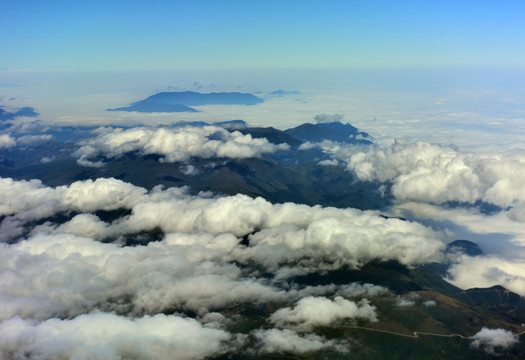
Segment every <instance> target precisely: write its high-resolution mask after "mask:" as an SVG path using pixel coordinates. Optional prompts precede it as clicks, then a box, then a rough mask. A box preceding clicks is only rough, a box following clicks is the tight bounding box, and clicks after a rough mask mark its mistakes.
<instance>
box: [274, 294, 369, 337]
mask: <svg viewBox="0 0 525 360" xmlns="http://www.w3.org/2000/svg"><path fill="white" fill-rule="evenodd" d="M375 310H376V309H375V307H374V306H372V305H370V303H369V302H368V300H366V299H362V300H361V301H359V302H358V303H355V302H353V301H350V300H346V299H344V298H342V297H341V296H336V297H335V298H334V300H330V299H327V298H324V297H313V296H308V297H305V298H302V299H301V300H299V302H298V303H297V305H296V306H295V307H294V308H283V309H279V310H277V311H276V312H274V313H273V314H272V315H271V317H270V321H271V322H272V323H273V324H275V325H277V326H279V327H292V328H296V329H298V330H301V331H309V330H311V329H312V328H313V327H316V326H328V325H332V324H334V323H335V322H337V321H338V320H345V319H366V320H368V321H377V317H376V312H375Z"/></svg>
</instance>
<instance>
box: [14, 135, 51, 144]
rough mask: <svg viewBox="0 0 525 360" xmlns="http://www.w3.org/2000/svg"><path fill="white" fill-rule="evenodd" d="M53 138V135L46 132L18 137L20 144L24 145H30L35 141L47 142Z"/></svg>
mask: <svg viewBox="0 0 525 360" xmlns="http://www.w3.org/2000/svg"><path fill="white" fill-rule="evenodd" d="M52 138H53V135H49V134H45V135H25V136H21V137H19V138H18V139H16V141H17V143H18V144H22V145H30V144H34V143H39V142H45V141H49V140H51V139H52Z"/></svg>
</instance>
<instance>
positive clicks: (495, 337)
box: [471, 327, 518, 354]
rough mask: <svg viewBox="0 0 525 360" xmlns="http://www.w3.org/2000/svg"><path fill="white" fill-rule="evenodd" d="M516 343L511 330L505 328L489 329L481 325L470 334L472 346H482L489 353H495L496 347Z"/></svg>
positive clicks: (509, 346) (502, 347)
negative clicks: (476, 330)
mask: <svg viewBox="0 0 525 360" xmlns="http://www.w3.org/2000/svg"><path fill="white" fill-rule="evenodd" d="M517 343H518V339H517V338H516V337H515V336H514V334H513V333H512V332H511V331H508V330H505V329H489V328H486V327H483V328H482V329H481V330H480V331H479V332H478V333H476V334H475V335H474V336H472V343H471V345H472V347H474V348H482V349H484V350H485V351H486V352H488V353H489V354H495V348H496V349H498V348H499V349H508V348H511V347H512V346H513V345H515V344H517Z"/></svg>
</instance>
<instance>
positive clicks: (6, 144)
mask: <svg viewBox="0 0 525 360" xmlns="http://www.w3.org/2000/svg"><path fill="white" fill-rule="evenodd" d="M13 146H16V140H15V139H14V138H12V137H11V136H10V135H8V134H2V135H0V149H8V148H10V147H13Z"/></svg>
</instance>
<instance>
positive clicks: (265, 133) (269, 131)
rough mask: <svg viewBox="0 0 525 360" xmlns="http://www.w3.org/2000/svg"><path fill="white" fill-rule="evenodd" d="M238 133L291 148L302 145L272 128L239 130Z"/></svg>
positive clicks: (300, 142)
mask: <svg viewBox="0 0 525 360" xmlns="http://www.w3.org/2000/svg"><path fill="white" fill-rule="evenodd" d="M239 131H240V132H241V133H243V134H250V135H251V136H252V137H254V138H266V140H268V141H269V142H271V143H273V144H283V143H286V144H288V145H291V146H299V145H301V144H302V141H300V140H297V139H296V138H294V137H292V136H290V135H289V134H287V133H286V132H284V131H281V130H278V129H276V128H274V127H249V128H245V129H240V130H239Z"/></svg>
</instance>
